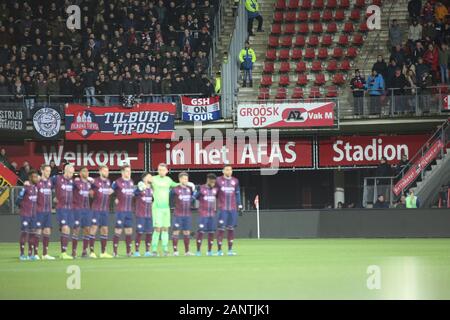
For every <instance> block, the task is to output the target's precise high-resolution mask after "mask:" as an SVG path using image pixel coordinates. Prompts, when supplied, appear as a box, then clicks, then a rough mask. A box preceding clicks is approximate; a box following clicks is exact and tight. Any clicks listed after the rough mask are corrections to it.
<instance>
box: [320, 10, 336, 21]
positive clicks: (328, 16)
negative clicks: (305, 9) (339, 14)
mask: <svg viewBox="0 0 450 320" xmlns="http://www.w3.org/2000/svg"><path fill="white" fill-rule="evenodd" d="M331 20H333V11H331V10H325V11H324V12H323V13H322V21H323V22H328V21H331Z"/></svg>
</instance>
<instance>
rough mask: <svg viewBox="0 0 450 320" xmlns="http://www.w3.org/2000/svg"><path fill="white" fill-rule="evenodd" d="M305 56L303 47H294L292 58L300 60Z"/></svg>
mask: <svg viewBox="0 0 450 320" xmlns="http://www.w3.org/2000/svg"><path fill="white" fill-rule="evenodd" d="M302 56H303V52H302V49H293V50H292V51H291V59H292V60H300V59H301V58H302Z"/></svg>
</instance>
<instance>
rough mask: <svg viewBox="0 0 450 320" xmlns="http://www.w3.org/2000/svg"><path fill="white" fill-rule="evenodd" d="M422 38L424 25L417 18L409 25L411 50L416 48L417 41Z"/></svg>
mask: <svg viewBox="0 0 450 320" xmlns="http://www.w3.org/2000/svg"><path fill="white" fill-rule="evenodd" d="M421 39H422V25H421V24H420V23H419V21H417V20H416V19H414V20H413V23H412V24H411V25H410V26H409V31H408V44H409V48H410V50H411V51H413V50H414V46H415V43H416V42H417V41H419V40H421Z"/></svg>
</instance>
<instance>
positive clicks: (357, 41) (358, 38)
mask: <svg viewBox="0 0 450 320" xmlns="http://www.w3.org/2000/svg"><path fill="white" fill-rule="evenodd" d="M363 43H364V38H363V36H362V35H361V34H354V35H353V38H352V45H354V46H362V45H363Z"/></svg>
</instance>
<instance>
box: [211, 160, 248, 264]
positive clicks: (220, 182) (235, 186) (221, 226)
mask: <svg viewBox="0 0 450 320" xmlns="http://www.w3.org/2000/svg"><path fill="white" fill-rule="evenodd" d="M222 172H223V176H220V177H218V178H217V180H216V186H217V187H218V188H219V191H218V194H217V202H218V210H219V215H218V219H217V249H218V250H217V255H219V256H223V252H222V241H223V238H224V234H225V229H227V240H228V255H229V256H234V255H236V253H235V252H234V251H233V240H234V228H236V227H237V215H238V213H237V211H238V210H242V204H241V191H240V188H239V180H238V179H236V178H235V177H233V176H232V175H233V168H232V167H231V166H230V165H226V166H225V167H224V168H223V171H222Z"/></svg>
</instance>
